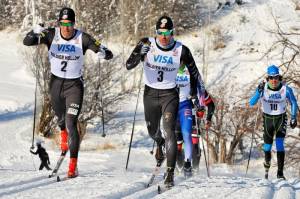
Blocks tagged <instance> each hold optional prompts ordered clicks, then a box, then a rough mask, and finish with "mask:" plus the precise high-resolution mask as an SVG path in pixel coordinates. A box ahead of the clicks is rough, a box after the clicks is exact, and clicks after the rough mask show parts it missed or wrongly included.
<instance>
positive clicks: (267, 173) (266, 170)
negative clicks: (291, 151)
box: [264, 162, 271, 179]
mask: <svg viewBox="0 0 300 199" xmlns="http://www.w3.org/2000/svg"><path fill="white" fill-rule="evenodd" d="M270 166H271V164H270V162H264V167H265V179H268V178H269V169H270Z"/></svg>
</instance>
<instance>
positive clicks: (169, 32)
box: [156, 30, 173, 36]
mask: <svg viewBox="0 0 300 199" xmlns="http://www.w3.org/2000/svg"><path fill="white" fill-rule="evenodd" d="M156 34H158V35H163V36H170V35H172V34H173V30H167V31H164V32H162V31H160V30H156Z"/></svg>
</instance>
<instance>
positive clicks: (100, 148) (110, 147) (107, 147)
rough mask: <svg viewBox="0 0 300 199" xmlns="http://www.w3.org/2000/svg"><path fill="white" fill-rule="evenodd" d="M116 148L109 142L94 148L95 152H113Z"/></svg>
mask: <svg viewBox="0 0 300 199" xmlns="http://www.w3.org/2000/svg"><path fill="white" fill-rule="evenodd" d="M116 148H117V147H116V146H115V145H114V144H112V143H110V142H106V143H104V144H101V145H98V146H97V147H96V151H105V150H114V149H116Z"/></svg>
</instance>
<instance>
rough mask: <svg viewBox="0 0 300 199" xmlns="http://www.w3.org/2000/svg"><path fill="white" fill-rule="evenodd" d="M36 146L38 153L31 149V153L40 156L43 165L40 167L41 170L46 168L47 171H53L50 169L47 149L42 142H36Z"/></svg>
mask: <svg viewBox="0 0 300 199" xmlns="http://www.w3.org/2000/svg"><path fill="white" fill-rule="evenodd" d="M36 146H37V150H36V152H34V151H32V149H30V152H31V153H32V154H34V155H39V158H40V160H41V165H40V168H39V170H43V168H44V167H45V168H46V169H47V170H51V168H50V167H49V165H50V160H49V155H48V153H47V151H46V149H45V148H44V147H42V143H41V142H40V141H37V142H36Z"/></svg>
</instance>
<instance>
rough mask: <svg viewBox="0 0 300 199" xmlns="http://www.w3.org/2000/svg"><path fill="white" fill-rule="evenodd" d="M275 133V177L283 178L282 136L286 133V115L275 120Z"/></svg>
mask: <svg viewBox="0 0 300 199" xmlns="http://www.w3.org/2000/svg"><path fill="white" fill-rule="evenodd" d="M276 127H277V129H278V130H277V133H276V150H277V164H278V170H277V178H283V179H285V177H284V175H283V169H284V159H285V149H284V138H285V135H286V127H287V117H286V115H285V114H284V115H282V117H281V118H279V119H278V121H277V125H276Z"/></svg>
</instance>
